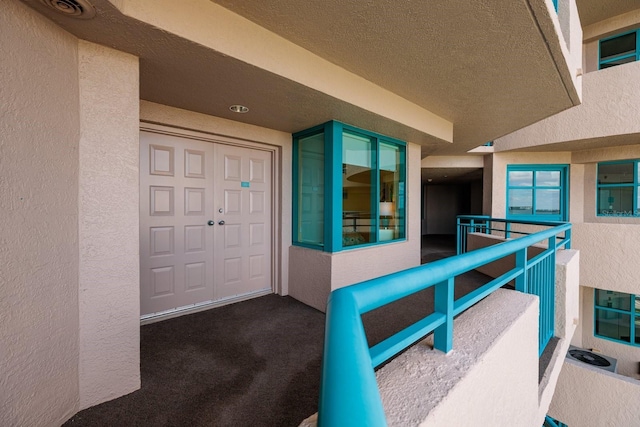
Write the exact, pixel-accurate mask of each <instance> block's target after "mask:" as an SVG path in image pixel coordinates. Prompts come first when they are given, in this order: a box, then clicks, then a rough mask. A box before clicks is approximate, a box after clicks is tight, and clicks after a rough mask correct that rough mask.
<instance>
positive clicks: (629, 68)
mask: <svg viewBox="0 0 640 427" xmlns="http://www.w3.org/2000/svg"><path fill="white" fill-rule="evenodd" d="M620 82H627V83H626V84H624V85H621V84H620ZM639 90H640V62H633V63H629V64H624V65H622V66H618V67H611V68H607V69H606V70H600V71H598V72H597V73H588V74H585V75H584V76H583V77H582V104H581V105H579V106H577V107H573V108H570V109H568V110H565V111H563V112H562V113H559V114H556V115H554V116H551V117H549V118H547V119H544V120H541V121H540V122H538V123H536V124H534V125H531V126H528V127H526V128H523V129H521V130H518V131H516V132H513V133H511V134H509V135H507V136H505V137H502V138H499V139H498V140H496V149H497V150H499V151H508V150H513V149H518V148H526V147H538V148H536V149H537V150H540V148H539V147H540V146H543V145H547V144H555V143H565V144H564V145H563V147H562V148H563V149H564V150H583V149H590V148H595V147H599V146H603V145H605V144H610V145H611V144H613V145H622V144H629V143H633V141H634V140H635V142H637V140H638V134H639V133H640V122H639V121H638V120H637V112H638V111H639V110H640V99H638V97H637V96H635V94H636V93H638V91H639ZM603 117H606V118H607V119H606V120H602V118H603ZM603 139H606V140H605V141H603ZM607 141H609V142H607ZM611 141H616V142H615V143H613V142H611ZM568 142H570V143H571V145H567V144H566V143H568Z"/></svg>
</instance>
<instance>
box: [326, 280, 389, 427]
mask: <svg viewBox="0 0 640 427" xmlns="http://www.w3.org/2000/svg"><path fill="white" fill-rule="evenodd" d="M321 375H322V378H321V383H320V399H319V402H318V427H333V426H340V425H349V426H363V427H364V426H376V427H377V426H380V427H384V426H386V425H387V423H386V419H385V415H384V409H383V407H382V400H381V398H380V392H379V390H378V384H377V383H376V376H375V373H374V371H373V364H372V363H371V356H370V354H369V344H368V343H367V338H366V335H365V331H364V327H363V325H362V319H361V314H360V312H359V311H358V308H357V306H356V303H355V301H354V299H353V297H352V295H351V294H350V293H349V291H348V288H341V289H338V290H336V291H334V292H332V293H331V295H329V300H328V303H327V316H326V327H325V345H324V355H323V359H322V374H321Z"/></svg>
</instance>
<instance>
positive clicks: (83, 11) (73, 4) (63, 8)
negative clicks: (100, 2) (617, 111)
mask: <svg viewBox="0 0 640 427" xmlns="http://www.w3.org/2000/svg"><path fill="white" fill-rule="evenodd" d="M40 2H41V3H42V4H44V5H45V6H47V7H48V8H50V9H53V10H55V11H56V12H58V13H61V14H63V15H64V16H68V17H69V18H78V19H91V18H93V17H94V16H95V15H96V9H95V8H94V7H93V5H92V4H91V3H89V2H88V1H86V0H40Z"/></svg>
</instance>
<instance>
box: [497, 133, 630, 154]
mask: <svg viewBox="0 0 640 427" xmlns="http://www.w3.org/2000/svg"><path fill="white" fill-rule="evenodd" d="M637 144H640V134H638V133H632V134H625V135H610V136H602V137H597V138H588V139H581V140H576V141H563V142H558V143H555V144H543V145H534V146H531V147H525V148H518V149H515V150H508V151H519V152H560V151H572V152H575V151H582V150H595V149H598V148H607V147H621V146H626V145H637ZM495 149H496V150H495V151H496V152H500V151H501V150H500V149H499V147H498V146H497V145H496V146H495Z"/></svg>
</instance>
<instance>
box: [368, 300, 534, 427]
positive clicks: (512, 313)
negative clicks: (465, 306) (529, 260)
mask: <svg viewBox="0 0 640 427" xmlns="http://www.w3.org/2000/svg"><path fill="white" fill-rule="evenodd" d="M479 325H482V326H479ZM537 335H538V301H537V298H536V297H534V296H531V295H526V294H522V293H520V292H515V291H508V290H502V289H501V290H497V291H496V292H494V293H493V294H492V295H490V296H489V297H487V298H486V299H484V300H483V301H482V302H480V303H478V304H477V305H476V306H474V307H472V308H470V309H469V310H468V311H466V312H465V313H463V314H461V315H460V316H459V317H458V318H457V319H456V320H455V323H454V338H453V350H452V351H451V352H450V353H448V354H444V353H442V352H440V351H437V350H433V349H432V346H431V344H432V342H431V339H430V338H427V340H425V341H424V342H421V343H418V344H416V345H415V346H413V347H411V348H410V349H409V350H407V351H406V352H405V353H403V354H402V355H400V356H398V357H397V358H396V359H394V360H393V361H391V362H389V363H388V364H387V365H385V366H384V367H382V368H380V369H379V370H378V372H377V380H378V385H379V388H380V394H381V396H382V401H383V405H384V408H385V414H386V416H387V422H388V424H389V425H390V426H418V425H420V426H426V425H428V426H496V425H503V424H508V425H512V426H533V425H540V424H541V423H542V420H541V419H540V416H539V414H538V381H537V375H538V346H537ZM515 361H517V363H515Z"/></svg>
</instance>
